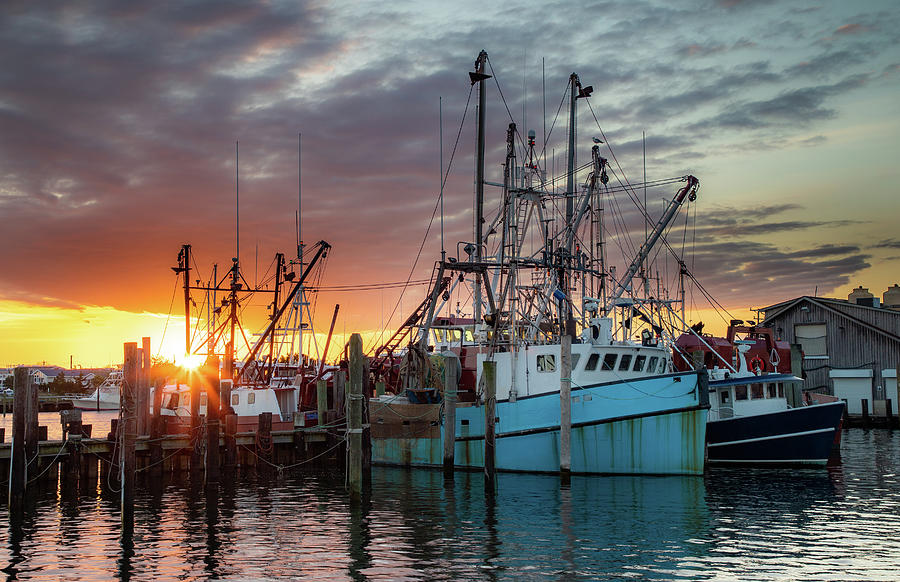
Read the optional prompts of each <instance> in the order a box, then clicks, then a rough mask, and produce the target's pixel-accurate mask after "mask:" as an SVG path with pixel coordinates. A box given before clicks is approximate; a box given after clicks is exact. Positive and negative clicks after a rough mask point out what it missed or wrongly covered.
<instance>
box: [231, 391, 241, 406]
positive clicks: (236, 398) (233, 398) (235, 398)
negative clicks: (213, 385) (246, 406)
mask: <svg viewBox="0 0 900 582" xmlns="http://www.w3.org/2000/svg"><path fill="white" fill-rule="evenodd" d="M240 403H241V395H240V394H238V393H237V392H235V393H234V394H232V395H231V405H232V406H237V405H238V404H240Z"/></svg>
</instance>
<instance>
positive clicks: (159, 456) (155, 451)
mask: <svg viewBox="0 0 900 582" xmlns="http://www.w3.org/2000/svg"><path fill="white" fill-rule="evenodd" d="M164 384H165V380H162V379H159V380H157V381H156V385H155V386H154V389H153V414H152V415H151V416H150V428H149V432H150V440H149V442H148V443H147V446H148V448H149V449H150V477H151V478H152V479H159V477H160V476H161V475H162V472H163V466H162V463H163V451H162V436H163V434H164V433H165V430H164V426H163V423H164V422H165V417H163V415H162V412H161V408H162V397H163V385H164Z"/></svg>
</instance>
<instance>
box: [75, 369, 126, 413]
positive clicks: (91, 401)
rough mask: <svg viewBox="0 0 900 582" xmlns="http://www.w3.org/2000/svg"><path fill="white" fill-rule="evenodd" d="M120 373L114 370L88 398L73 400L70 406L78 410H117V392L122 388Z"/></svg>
mask: <svg viewBox="0 0 900 582" xmlns="http://www.w3.org/2000/svg"><path fill="white" fill-rule="evenodd" d="M122 380H123V376H122V371H121V370H115V371H113V372H110V373H109V376H107V377H106V379H105V380H103V383H102V384H100V385H99V386H97V389H96V390H94V391H93V392H92V393H91V395H90V396H87V397H85V398H74V399H73V400H72V406H73V407H74V408H77V409H79V410H118V409H119V391H120V389H121V386H122Z"/></svg>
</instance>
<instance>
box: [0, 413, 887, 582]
mask: <svg viewBox="0 0 900 582" xmlns="http://www.w3.org/2000/svg"><path fill="white" fill-rule="evenodd" d="M842 448H843V456H842V461H841V463H840V464H838V465H836V466H834V467H830V468H828V469H821V468H820V469H791V470H788V469H780V470H755V469H714V470H711V471H709V472H708V474H707V475H706V476H705V477H573V479H572V483H571V486H570V487H569V488H568V489H563V488H560V486H559V480H558V478H556V477H553V476H537V475H511V474H503V475H500V476H499V488H500V491H499V494H498V496H497V498H496V501H495V502H494V503H488V502H486V500H485V497H484V494H483V489H482V479H481V475H480V474H477V473H460V474H457V476H456V480H455V483H454V485H453V486H452V487H450V488H448V487H445V485H444V483H443V479H442V476H441V474H440V473H438V472H432V471H422V470H415V471H405V470H400V469H388V468H377V467H376V468H375V469H373V474H372V495H371V496H370V497H369V498H367V499H365V500H363V502H362V503H360V504H356V505H354V504H351V503H350V502H349V500H348V497H347V495H346V493H345V490H344V488H343V481H342V478H341V477H340V476H334V475H329V474H325V473H314V472H309V471H308V470H307V471H303V472H298V473H296V474H285V475H283V476H281V477H273V478H272V479H271V480H269V481H265V480H257V479H251V480H249V481H244V482H242V483H241V484H239V485H234V484H223V485H222V486H220V488H219V489H218V491H217V492H213V493H211V495H213V496H214V497H213V498H208V497H207V493H206V492H205V491H204V489H203V488H202V487H191V486H190V485H185V484H183V483H178V482H168V483H164V484H161V485H160V486H159V487H157V488H156V490H155V491H143V492H141V494H140V496H139V497H138V498H137V500H136V507H135V526H134V532H133V535H132V536H125V537H124V538H123V536H122V534H121V531H122V530H121V527H120V525H119V511H118V497H117V495H116V494H115V493H114V492H109V491H106V492H96V493H92V494H88V495H82V496H81V497H80V498H79V499H77V500H73V499H67V498H63V499H60V498H59V496H58V494H57V492H56V491H55V490H54V489H52V488H49V489H47V490H45V491H43V492H39V493H37V494H36V495H37V500H36V501H35V502H34V506H33V507H32V508H31V509H30V510H28V511H27V513H26V517H25V520H24V522H23V523H22V524H21V525H16V526H8V525H7V524H8V514H7V513H6V509H5V507H4V508H2V509H0V523H2V524H3V525H2V527H3V530H2V533H0V535H3V536H4V537H5V539H6V540H7V543H6V545H5V547H2V548H0V563H6V564H8V566H7V567H6V569H5V570H4V572H5V573H6V574H7V576H8V577H9V578H10V579H18V580H59V579H66V580H109V579H113V578H119V579H130V578H134V579H136V580H138V579H139V580H146V579H158V580H170V579H178V580H212V579H216V580H295V579H300V578H310V579H316V580H488V581H491V580H516V581H517V582H521V581H528V580H606V579H638V580H736V579H740V580H797V579H803V580H891V579H898V578H900V551H898V549H900V547H898V544H897V543H896V541H895V540H897V539H898V538H900V479H898V475H900V432H887V431H874V430H873V431H864V430H862V429H852V430H849V431H846V432H845V433H844V439H843V446H842ZM208 501H212V502H213V503H207V502H208Z"/></svg>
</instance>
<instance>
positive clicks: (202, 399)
mask: <svg viewBox="0 0 900 582" xmlns="http://www.w3.org/2000/svg"><path fill="white" fill-rule="evenodd" d="M206 399H207V396H206V392H201V393H200V406H206Z"/></svg>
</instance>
